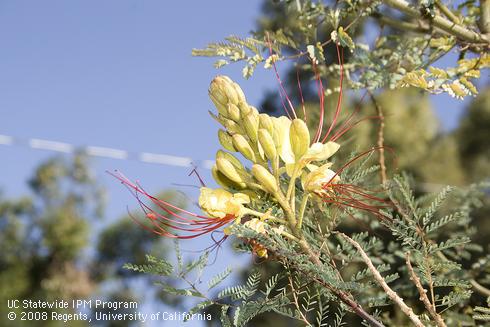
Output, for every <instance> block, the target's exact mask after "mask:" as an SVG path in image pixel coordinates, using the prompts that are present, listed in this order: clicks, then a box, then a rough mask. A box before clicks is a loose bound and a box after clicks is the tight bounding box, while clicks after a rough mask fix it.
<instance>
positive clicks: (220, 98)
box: [208, 78, 228, 108]
mask: <svg viewBox="0 0 490 327" xmlns="http://www.w3.org/2000/svg"><path fill="white" fill-rule="evenodd" d="M208 94H209V97H210V98H211V100H213V102H215V101H216V102H217V103H219V104H220V105H222V106H224V107H225V108H226V105H227V104H228V97H227V96H226V94H225V93H224V92H223V90H222V89H221V88H220V87H219V86H218V83H217V82H216V78H215V79H214V80H213V81H212V82H211V85H210V86H209V90H208Z"/></svg>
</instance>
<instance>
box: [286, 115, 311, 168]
mask: <svg viewBox="0 0 490 327" xmlns="http://www.w3.org/2000/svg"><path fill="white" fill-rule="evenodd" d="M289 141H290V143H291V150H292V151H293V154H294V156H295V158H296V160H299V159H300V158H301V157H302V156H303V155H304V154H305V153H306V152H307V151H308V148H309V147H310V131H309V130H308V126H306V123H305V122H304V121H303V120H301V119H294V120H293V121H292V123H291V128H290V129H289Z"/></svg>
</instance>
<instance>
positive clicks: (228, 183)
mask: <svg viewBox="0 0 490 327" xmlns="http://www.w3.org/2000/svg"><path fill="white" fill-rule="evenodd" d="M211 174H212V175H213V178H214V180H215V181H216V183H218V184H219V185H221V186H222V187H224V188H225V189H236V190H241V189H244V188H245V187H246V184H245V183H236V182H234V181H232V180H231V179H229V178H228V177H226V176H225V175H224V174H223V173H221V172H220V171H219V170H218V167H217V166H216V165H213V167H212V168H211Z"/></svg>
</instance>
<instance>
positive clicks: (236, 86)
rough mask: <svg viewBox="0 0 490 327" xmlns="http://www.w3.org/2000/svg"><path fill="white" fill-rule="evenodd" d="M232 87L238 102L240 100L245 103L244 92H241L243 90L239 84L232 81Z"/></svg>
mask: <svg viewBox="0 0 490 327" xmlns="http://www.w3.org/2000/svg"><path fill="white" fill-rule="evenodd" d="M233 88H234V89H235V92H236V94H237V97H238V103H240V102H244V103H247V99H246V98H245V94H244V93H243V90H242V88H241V87H240V85H238V83H235V82H233Z"/></svg>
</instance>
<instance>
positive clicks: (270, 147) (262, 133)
mask: <svg viewBox="0 0 490 327" xmlns="http://www.w3.org/2000/svg"><path fill="white" fill-rule="evenodd" d="M258 139H259V142H260V145H261V146H262V149H264V152H265V155H266V157H267V158H268V159H269V160H274V159H275V158H276V156H277V151H276V145H275V144H274V140H273V139H272V136H271V135H270V134H269V132H268V131H267V130H266V129H264V128H261V129H259V132H258Z"/></svg>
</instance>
